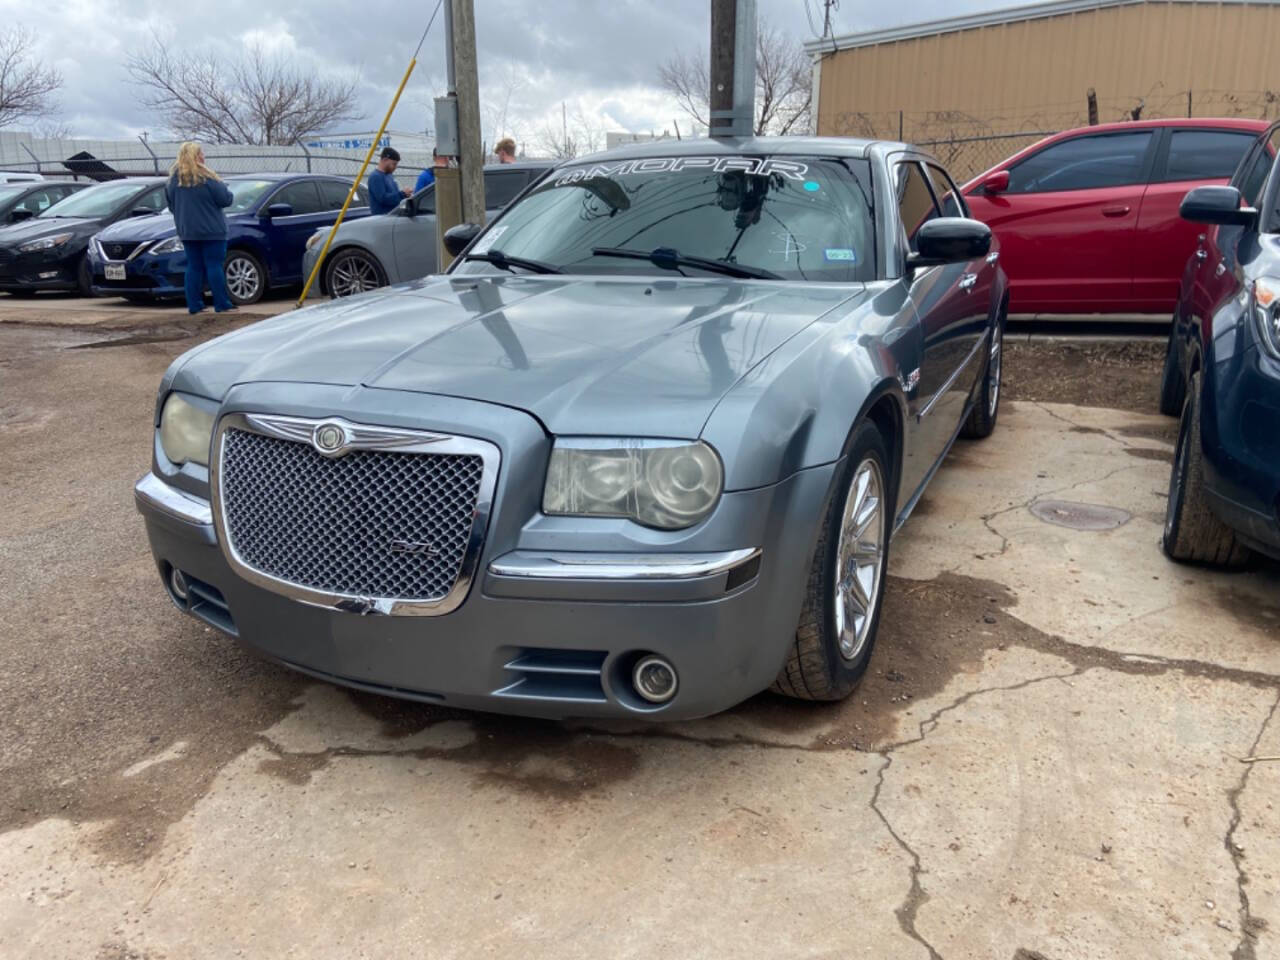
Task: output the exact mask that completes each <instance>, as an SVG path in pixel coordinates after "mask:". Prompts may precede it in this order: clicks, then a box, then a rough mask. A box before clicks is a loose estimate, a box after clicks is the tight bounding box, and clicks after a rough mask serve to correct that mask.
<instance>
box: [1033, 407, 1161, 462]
mask: <svg viewBox="0 0 1280 960" xmlns="http://www.w3.org/2000/svg"><path fill="white" fill-rule="evenodd" d="M1024 402H1027V401H1024ZM1029 402H1030V403H1031V405H1032V406H1033V407H1036V408H1038V409H1039V410H1040V411H1041V412H1042V413H1046V414H1048V415H1049V416H1051V417H1053V419H1055V420H1058V421H1061V422H1062V423H1065V424H1067V425H1068V426H1070V427H1072V428H1073V429H1075V430H1077V431H1081V432H1087V433H1098V434H1101V435H1102V436H1104V437H1106V438H1107V439H1108V440H1110V441H1112V442H1113V443H1118V444H1120V447H1121V449H1124V450H1134V449H1138V450H1149V449H1152V448H1150V447H1138V446H1135V445H1134V444H1132V443H1129V442H1128V441H1127V440H1125V438H1124V437H1121V436H1117V435H1116V434H1115V433H1112V432H1111V431H1110V430H1108V429H1106V428H1105V427H1091V426H1089V425H1087V424H1083V423H1077V422H1076V421H1075V420H1072V419H1071V418H1070V417H1064V416H1063V415H1062V414H1060V413H1056V412H1054V411H1053V410H1050V409H1049V408H1048V407H1046V406H1045V405H1044V402H1043V401H1040V400H1031V401H1029Z"/></svg>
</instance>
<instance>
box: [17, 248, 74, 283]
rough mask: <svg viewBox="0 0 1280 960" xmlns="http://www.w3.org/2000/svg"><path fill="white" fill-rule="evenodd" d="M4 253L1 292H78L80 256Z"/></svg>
mask: <svg viewBox="0 0 1280 960" xmlns="http://www.w3.org/2000/svg"><path fill="white" fill-rule="evenodd" d="M56 253H57V255H56V256H55V255H51V254H50V253H48V252H39V253H18V252H17V251H14V250H3V251H0V290H74V289H76V287H77V286H78V285H79V281H78V278H77V275H76V271H77V266H78V264H79V262H80V256H79V253H78V252H77V253H75V254H73V255H70V256H68V255H66V254H65V253H64V252H63V251H56Z"/></svg>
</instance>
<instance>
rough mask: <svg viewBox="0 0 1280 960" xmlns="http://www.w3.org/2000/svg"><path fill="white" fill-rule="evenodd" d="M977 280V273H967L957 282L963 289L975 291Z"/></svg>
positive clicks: (970, 291)
mask: <svg viewBox="0 0 1280 960" xmlns="http://www.w3.org/2000/svg"><path fill="white" fill-rule="evenodd" d="M977 282H978V275H977V274H976V273H966V274H965V275H964V276H963V277H961V278H960V282H959V283H957V284H956V286H957V287H959V288H960V289H961V290H963V291H964V292H965V293H973V286H974V284H976V283H977Z"/></svg>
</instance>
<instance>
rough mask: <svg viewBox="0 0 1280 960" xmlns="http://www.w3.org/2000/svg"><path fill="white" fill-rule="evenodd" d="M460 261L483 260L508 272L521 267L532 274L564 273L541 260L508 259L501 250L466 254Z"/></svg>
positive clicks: (553, 265) (552, 264)
mask: <svg viewBox="0 0 1280 960" xmlns="http://www.w3.org/2000/svg"><path fill="white" fill-rule="evenodd" d="M462 259H464V260H483V261H484V262H485V263H492V264H493V265H494V266H495V267H498V268H499V269H502V270H510V269H511V268H512V267H523V268H524V269H526V270H532V271H533V272H534V273H564V271H563V270H561V269H560V268H559V267H557V266H556V265H555V264H554V263H543V262H542V261H541V260H530V259H528V258H527V257H508V256H507V255H506V254H505V253H503V252H502V251H501V250H489V251H487V252H485V253H468V254H467V255H466V256H464V257H463V258H462Z"/></svg>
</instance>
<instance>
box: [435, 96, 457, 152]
mask: <svg viewBox="0 0 1280 960" xmlns="http://www.w3.org/2000/svg"><path fill="white" fill-rule="evenodd" d="M460 152H461V151H460V149H459V147H458V99H457V97H436V153H438V154H440V156H442V157H456V156H458V154H459V153H460Z"/></svg>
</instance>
